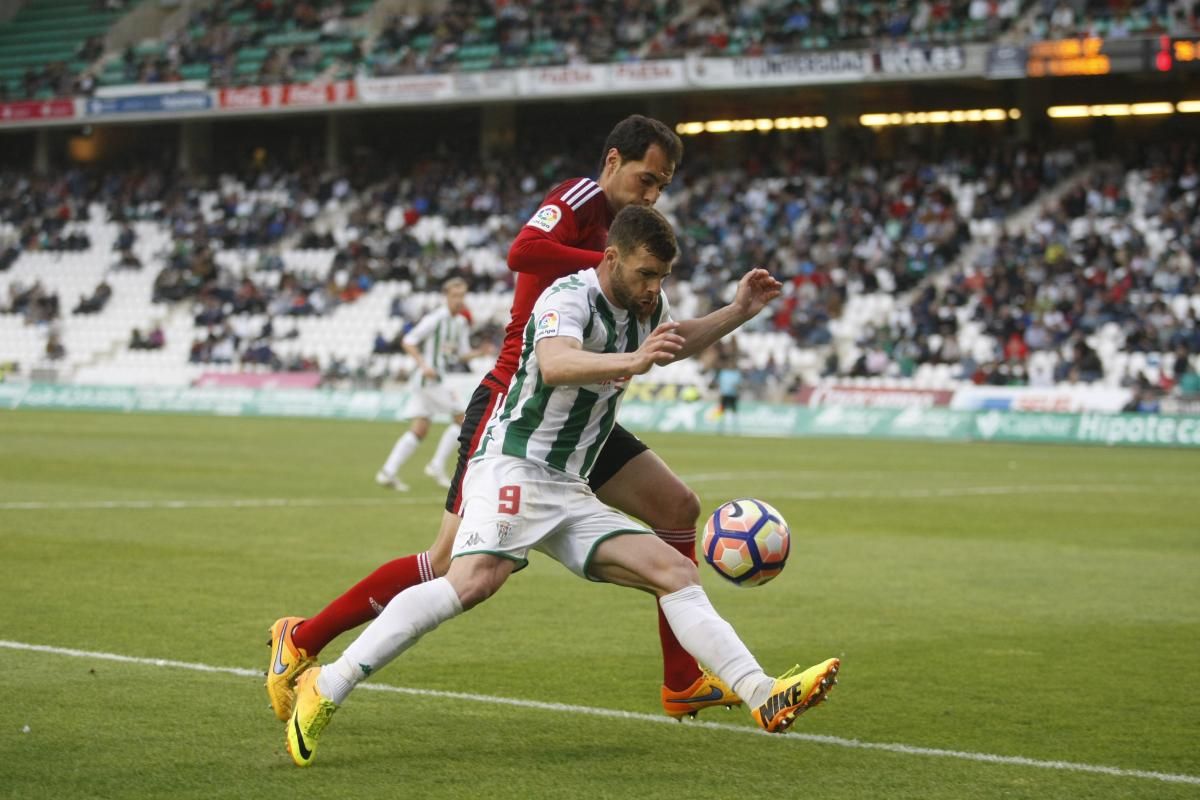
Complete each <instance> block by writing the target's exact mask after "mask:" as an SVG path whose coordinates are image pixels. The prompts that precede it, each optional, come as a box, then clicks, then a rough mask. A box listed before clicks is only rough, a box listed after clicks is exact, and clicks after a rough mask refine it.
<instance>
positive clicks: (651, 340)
mask: <svg viewBox="0 0 1200 800" xmlns="http://www.w3.org/2000/svg"><path fill="white" fill-rule="evenodd" d="M678 327H679V323H678V322H664V323H663V324H662V325H659V326H658V327H657V328H655V329H654V330H653V331H651V332H650V335H649V336H647V337H646V341H644V342H642V346H641V347H639V348H638V349H637V350H636V351H634V354H633V355H634V364H635V367H634V370H633V374H634V375H641V374H643V373H645V372H648V371H649V370H650V368H651V367H653V366H655V365H656V364H657V365H658V366H663V365H664V364H670V363H671V362H672V361H674V360H675V356H676V355H677V354H678V353H679V350H680V348H682V347H683V337H682V336H680V335H679V334H678V333H676V332H675V329H676V328H678Z"/></svg>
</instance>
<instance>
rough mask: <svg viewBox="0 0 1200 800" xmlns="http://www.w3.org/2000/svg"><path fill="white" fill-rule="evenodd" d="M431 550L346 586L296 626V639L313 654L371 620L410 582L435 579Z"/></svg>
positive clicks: (294, 638) (401, 560) (407, 558)
mask: <svg viewBox="0 0 1200 800" xmlns="http://www.w3.org/2000/svg"><path fill="white" fill-rule="evenodd" d="M434 577H435V576H434V574H433V568H432V567H430V566H429V553H418V554H416V555H413V556H405V557H404V558H397V559H395V560H394V561H389V562H388V563H386V564H384V565H383V566H382V567H380V568H379V569H377V570H375V571H374V572H372V573H371V574H370V575H368V576H367V577H365V578H363V579H362V580H361V581H359V582H358V583H356V584H354V586H353V587H351V588H350V589H348V590H346V592H345V593H344V594H342V596H341V597H339V598H338V599H336V600H334V601H333V602H332V603H330V604H329V605H327V606H325V608H324V609H323V610H322V611H321V613H320V614H317V615H316V616H315V617H310V618H308V619H306V620H304V622H302V623H301V624H300V625H299V626H297V627H296V631H295V633H293V634H292V641H293V642H295V643H296V646H297V647H299V648H302V649H303V650H304V652H306V653H308V655H310V656H315V655H316V654H317V653H320V652H321V649H322V648H323V647H325V645H327V644H329V643H330V642H332V641H333V640H334V639H336V638H337V637H338V636H340V635H341V634H343V633H345V632H346V631H349V630H353V629H354V628H357V627H358V626H359V625H362V624H363V623H364V622H369V621H370V620H372V619H374V618H375V617H376V616H378V615H379V612H381V611H383V609H384V606H386V605H387V604H388V601H389V600H391V599H392V598H393V597H395V596H396V595H398V594H400V593H401V592H403V591H404V590H405V589H407V588H408V587H410V586H416V585H417V584H419V583H424V582H425V581H431V580H433V579H434Z"/></svg>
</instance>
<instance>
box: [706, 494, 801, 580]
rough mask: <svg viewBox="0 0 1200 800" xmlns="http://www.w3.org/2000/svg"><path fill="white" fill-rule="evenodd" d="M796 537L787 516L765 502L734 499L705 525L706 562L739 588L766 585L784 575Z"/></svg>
mask: <svg viewBox="0 0 1200 800" xmlns="http://www.w3.org/2000/svg"><path fill="white" fill-rule="evenodd" d="M791 541H792V535H791V533H790V532H789V531H788V524H787V521H786V520H784V518H783V515H782V514H780V513H779V512H778V511H776V510H775V509H774V508H772V507H771V506H770V505H768V504H767V503H764V502H763V501H762V500H755V499H754V498H752V497H744V498H741V499H739V500H730V501H729V502H728V503H725V504H724V505H723V506H721V507H720V508H718V509H717V510H716V511H714V512H713V513H712V514H711V515H710V516H709V518H708V522H706V523H705V524H704V560H705V561H707V562H708V563H709V565H710V566H711V567H712V568H713V569H715V570H716V571H717V574H718V575H720V576H721V577H722V578H726V579H728V580H730V581H733V582H734V583H736V584H737V585H738V586H762V585H763V584H764V583H766V582H767V581H769V580H771V579H772V578H774V577H775V576H776V575H778V574H779V573H780V572H783V565H784V564H786V563H787V557H788V552H790V550H791Z"/></svg>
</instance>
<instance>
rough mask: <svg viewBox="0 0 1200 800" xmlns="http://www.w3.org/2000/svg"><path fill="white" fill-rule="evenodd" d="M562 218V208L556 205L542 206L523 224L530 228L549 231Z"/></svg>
mask: <svg viewBox="0 0 1200 800" xmlns="http://www.w3.org/2000/svg"><path fill="white" fill-rule="evenodd" d="M561 219H562V210H561V209H560V208H559V207H558V206H542V207H541V208H539V209H538V210H537V213H535V214H534V215H533V216H532V217H530V218H529V222H526V223H525V224H526V225H528V226H529V227H531V228H537V229H538V230H539V231H545V232H546V233H549V232H550V231H552V230H554V226H555V225H557V224H558V222H559V220H561Z"/></svg>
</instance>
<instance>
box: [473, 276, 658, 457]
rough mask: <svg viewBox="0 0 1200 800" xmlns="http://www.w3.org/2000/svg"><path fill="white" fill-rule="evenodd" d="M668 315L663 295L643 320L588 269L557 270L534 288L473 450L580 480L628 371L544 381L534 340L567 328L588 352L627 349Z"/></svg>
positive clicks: (606, 430)
mask: <svg viewBox="0 0 1200 800" xmlns="http://www.w3.org/2000/svg"><path fill="white" fill-rule="evenodd" d="M670 319H671V317H670V312H669V308H668V305H667V297H666V295H665V294H664V293H662V292H660V293H659V302H658V308H657V309H655V311H654V313H653V314H651V315H650V318H649V319H648V320H646V321H645V322H640V321H639V320H638V318H637V315H635V314H630V313H629V312H627V311H625V310H624V309H621V308H616V307H614V306H613V305H612V304H611V303H610V302H609V301H608V300H606V299H605V297H604V293H603V292H602V291H601V290H600V282H599V280H598V278H597V276H596V270H595V269H586V270H584V271H582V272H577V273H575V274H574V275H570V276H568V277H566V278H560V279H559V280H557V281H555V282H554V283H553V284H551V286H550V288H548V289H546V291H544V292H542V295H541V297H539V298H538V301H537V303H536V304H535V305H534V307H533V314H532V315H531V316H530V318H529V322H528V324H526V326H525V334H524V339H523V342H522V347H521V362H520V365H519V366H518V367H517V371H516V373H514V374H513V378H512V381H511V382H510V383H509V387H508V396H507V397H506V398H505V399H504V403H503V404H502V405H501V406H498V407H497V409H496V411H495V412H494V413H493V415H492V418H491V420H489V422H488V427H487V430H486V432H485V434H484V438H483V441H482V442H481V443H480V445H479V447H478V448H477V450H476V456H475V457H476V458H487V457H489V456H492V457H494V456H502V455H503V456H514V457H517V458H524V459H528V460H529V461H533V462H535V463H538V464H542V465H544V466H546V467H549V468H550V469H553V470H557V471H559V472H563V473H565V474H566V475H568V476H570V477H572V478H576V479H578V480H584V481H586V480H587V477H588V473H590V472H591V470H592V465H593V464H595V462H596V456H597V455H598V454H599V453H600V448H601V447H603V446H604V442H605V440H607V439H608V435H609V434H610V433H611V432H612V428H613V423H614V422H615V421H616V419H617V406H618V404H619V402H620V399H621V395H622V394H623V393H624V391H625V386H626V384H628V383H629V378H623V379H620V380H615V381H606V382H605V383H601V384H592V385H589V386H547V385H546V383H545V382H544V381H543V380H542V373H541V370H540V369H539V368H538V362H537V352H536V350H535V349H534V345H535V344H536V343H537V342H539V341H541V340H542V339H548V338H552V337H555V336H567V337H570V338H572V339H575V340H577V341H579V342H581V343H582V344H583V349H584V350H586V351H588V352H592V353H631V352H633V351H634V350H637V349H638V345H639V344H641V342H643V341H645V339H646V337H647V336H648V335H649V334H650V332H651V331H653V330H654V329H655V328H656V327H658V325H659V324H661V323H663V322H669V321H670Z"/></svg>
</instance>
